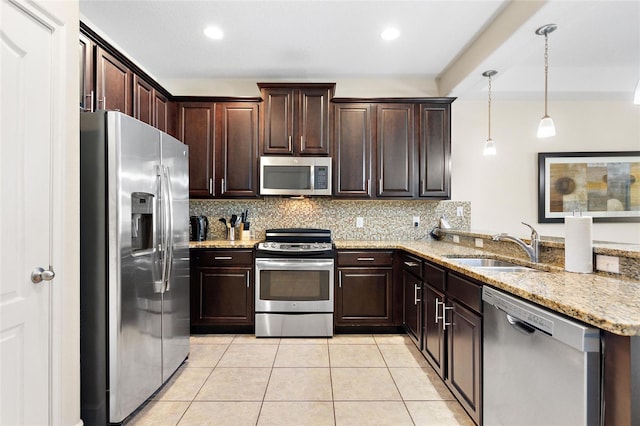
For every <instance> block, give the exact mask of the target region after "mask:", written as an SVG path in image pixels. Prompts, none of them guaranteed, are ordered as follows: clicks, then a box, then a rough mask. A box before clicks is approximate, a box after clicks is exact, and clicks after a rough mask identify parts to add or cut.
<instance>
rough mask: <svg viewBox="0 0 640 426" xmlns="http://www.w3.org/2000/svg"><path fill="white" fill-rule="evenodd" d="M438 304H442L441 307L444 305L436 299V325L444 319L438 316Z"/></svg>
mask: <svg viewBox="0 0 640 426" xmlns="http://www.w3.org/2000/svg"><path fill="white" fill-rule="evenodd" d="M440 303H442V305H443V306H444V303H443V302H440V300H438V298H437V297H436V324H437V323H438V320H440V319H444V318H443V317H441V316H440V315H438V306H440Z"/></svg>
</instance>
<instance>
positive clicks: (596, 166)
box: [538, 151, 640, 223]
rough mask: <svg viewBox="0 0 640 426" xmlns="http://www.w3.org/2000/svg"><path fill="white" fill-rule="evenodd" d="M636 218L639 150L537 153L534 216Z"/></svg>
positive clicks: (639, 216)
mask: <svg viewBox="0 0 640 426" xmlns="http://www.w3.org/2000/svg"><path fill="white" fill-rule="evenodd" d="M575 211H580V212H582V214H583V215H585V216H591V217H593V221H594V222H640V151H621V152H541V153H539V154H538V222H539V223H554V222H564V218H565V216H572V215H573V212H575Z"/></svg>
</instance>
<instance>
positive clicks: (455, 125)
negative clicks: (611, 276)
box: [452, 88, 640, 244]
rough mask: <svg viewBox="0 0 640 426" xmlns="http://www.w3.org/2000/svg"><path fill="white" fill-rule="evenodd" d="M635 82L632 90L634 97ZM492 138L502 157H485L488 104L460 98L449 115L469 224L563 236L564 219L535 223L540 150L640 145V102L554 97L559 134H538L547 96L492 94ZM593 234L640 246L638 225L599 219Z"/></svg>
mask: <svg viewBox="0 0 640 426" xmlns="http://www.w3.org/2000/svg"><path fill="white" fill-rule="evenodd" d="M631 89H632V88H630V96H631ZM493 98H494V99H493V102H492V131H491V133H492V138H493V140H494V141H495V143H496V147H497V150H498V155H497V156H495V157H484V156H483V155H482V148H483V144H484V142H485V140H486V139H487V102H486V100H484V101H475V100H468V101H465V100H464V99H458V100H456V101H455V102H454V103H453V113H452V175H453V176H452V199H453V200H465V201H471V212H472V214H471V228H472V229H475V230H482V231H489V232H509V233H512V234H514V235H518V236H528V235H529V233H528V231H527V229H526V228H525V227H524V226H523V225H521V224H520V222H522V221H524V222H527V223H530V224H532V225H534V226H535V227H536V228H537V229H538V231H539V232H540V233H541V234H542V235H548V236H557V237H564V225H563V224H538V213H537V212H538V199H537V198H538V181H537V179H538V160H537V154H538V153H539V152H576V151H631V150H634V151H638V150H640V106H638V105H633V103H632V101H631V99H629V101H628V102H603V101H598V102H595V101H580V102H560V101H550V104H549V114H550V115H551V116H552V117H553V119H554V122H555V123H556V129H557V136H556V137H554V138H551V139H537V138H536V136H535V134H536V130H537V126H538V122H539V120H540V117H541V116H542V115H543V112H544V106H543V103H542V101H536V102H529V101H526V102H525V101H522V102H517V101H500V99H498V98H496V96H494V97H493ZM593 238H594V240H604V241H616V242H626V243H634V244H640V223H637V222H636V223H596V224H594V228H593Z"/></svg>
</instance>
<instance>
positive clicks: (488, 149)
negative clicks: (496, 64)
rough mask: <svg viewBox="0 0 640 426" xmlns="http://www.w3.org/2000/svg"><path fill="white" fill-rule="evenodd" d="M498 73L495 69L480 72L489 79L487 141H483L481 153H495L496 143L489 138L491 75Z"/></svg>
mask: <svg viewBox="0 0 640 426" xmlns="http://www.w3.org/2000/svg"><path fill="white" fill-rule="evenodd" d="M496 74H498V71H496V70H488V71H485V72H483V73H482V76H483V77H487V78H488V79H489V102H488V108H487V110H488V111H489V114H488V122H489V125H488V127H487V128H488V137H487V141H486V142H485V143H484V149H483V150H482V155H496V144H495V143H494V142H493V139H491V77H493V76H494V75H496Z"/></svg>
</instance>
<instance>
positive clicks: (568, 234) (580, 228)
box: [564, 216, 593, 274]
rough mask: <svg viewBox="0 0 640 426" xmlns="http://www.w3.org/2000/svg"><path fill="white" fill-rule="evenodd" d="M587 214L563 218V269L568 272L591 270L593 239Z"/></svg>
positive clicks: (588, 271)
mask: <svg viewBox="0 0 640 426" xmlns="http://www.w3.org/2000/svg"><path fill="white" fill-rule="evenodd" d="M592 223H593V220H592V218H591V217H589V216H580V217H577V216H567V217H565V218H564V232H565V234H564V269H565V270H567V271H569V272H580V273H585V274H589V273H591V272H593V240H592V238H591V227H592Z"/></svg>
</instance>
